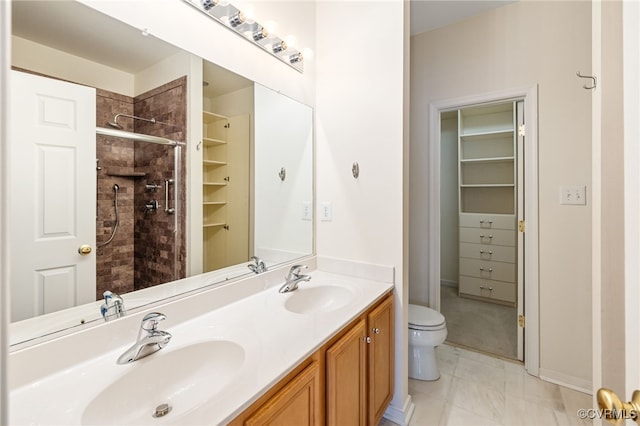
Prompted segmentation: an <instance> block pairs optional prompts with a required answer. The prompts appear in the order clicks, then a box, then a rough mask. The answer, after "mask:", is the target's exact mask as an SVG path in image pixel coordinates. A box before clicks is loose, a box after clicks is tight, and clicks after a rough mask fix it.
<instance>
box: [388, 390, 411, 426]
mask: <svg viewBox="0 0 640 426" xmlns="http://www.w3.org/2000/svg"><path fill="white" fill-rule="evenodd" d="M415 410H416V405H415V404H414V403H413V401H412V400H411V395H407V399H405V401H404V404H403V405H402V407H397V406H395V405H394V404H393V402H391V404H389V406H388V407H387V411H385V412H384V414H383V416H382V417H384V418H385V419H387V420H389V421H392V422H393V423H395V424H397V425H400V426H408V425H409V422H410V421H411V417H413V412H414V411H415Z"/></svg>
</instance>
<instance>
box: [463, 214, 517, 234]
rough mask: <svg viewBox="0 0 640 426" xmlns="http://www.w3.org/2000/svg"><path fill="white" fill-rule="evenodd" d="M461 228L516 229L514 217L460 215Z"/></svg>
mask: <svg viewBox="0 0 640 426" xmlns="http://www.w3.org/2000/svg"><path fill="white" fill-rule="evenodd" d="M459 224H460V226H464V227H466V228H482V229H511V230H514V229H516V217H515V216H514V215H510V214H509V215H504V214H503V215H497V214H477V213H460V217H459Z"/></svg>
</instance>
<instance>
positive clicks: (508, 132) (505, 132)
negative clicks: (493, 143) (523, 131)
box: [460, 128, 513, 139]
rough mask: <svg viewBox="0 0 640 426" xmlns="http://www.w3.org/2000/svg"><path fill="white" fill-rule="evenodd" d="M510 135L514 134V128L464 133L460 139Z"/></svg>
mask: <svg viewBox="0 0 640 426" xmlns="http://www.w3.org/2000/svg"><path fill="white" fill-rule="evenodd" d="M510 135H513V128H510V129H499V130H487V131H482V132H468V133H463V134H461V135H460V139H467V138H478V139H482V136H510Z"/></svg>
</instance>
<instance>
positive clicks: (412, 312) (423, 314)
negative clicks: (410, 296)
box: [409, 305, 444, 327]
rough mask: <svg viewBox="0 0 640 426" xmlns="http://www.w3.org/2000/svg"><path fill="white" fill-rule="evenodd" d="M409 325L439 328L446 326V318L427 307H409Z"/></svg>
mask: <svg viewBox="0 0 640 426" xmlns="http://www.w3.org/2000/svg"><path fill="white" fill-rule="evenodd" d="M409 324H410V325H415V326H418V327H437V326H439V325H442V324H444V316H443V315H442V314H441V313H440V312H438V311H435V310H433V309H431V308H427V307H425V306H419V305H409Z"/></svg>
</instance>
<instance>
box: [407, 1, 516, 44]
mask: <svg viewBox="0 0 640 426" xmlns="http://www.w3.org/2000/svg"><path fill="white" fill-rule="evenodd" d="M514 1H515V0H492V1H489V0H411V35H412V36H413V35H416V34H420V33H423V32H426V31H431V30H434V29H436V28H440V27H444V26H447V25H449V24H453V23H455V22H459V21H462V20H465V19H467V18H470V17H472V16H475V15H480V14H482V13H484V12H487V11H489V10H491V9H496V8H498V7H501V6H504V5H506V4H509V3H514Z"/></svg>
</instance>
